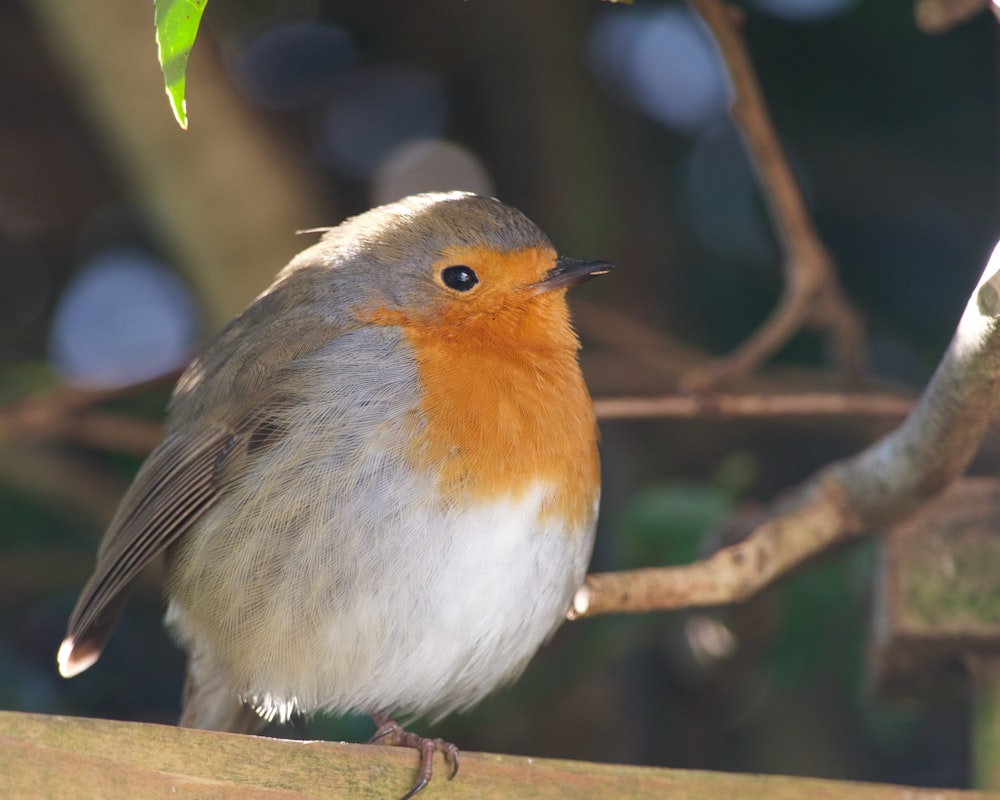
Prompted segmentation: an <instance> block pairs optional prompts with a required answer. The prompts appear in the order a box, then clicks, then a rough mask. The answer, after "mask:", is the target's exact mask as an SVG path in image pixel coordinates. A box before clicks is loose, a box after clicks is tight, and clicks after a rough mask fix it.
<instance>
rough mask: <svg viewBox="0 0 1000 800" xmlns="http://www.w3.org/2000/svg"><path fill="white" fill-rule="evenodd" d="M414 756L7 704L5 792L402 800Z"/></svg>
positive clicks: (445, 790)
mask: <svg viewBox="0 0 1000 800" xmlns="http://www.w3.org/2000/svg"><path fill="white" fill-rule="evenodd" d="M415 758H416V757H415V754H414V753H412V752H410V751H405V750H401V749H398V748H389V747H374V746H369V745H359V744H338V743H333V742H297V741H288V740H282V739H268V738H265V737H259V736H241V735H235V734H224V733H214V732H209V731H193V730H184V729H180V728H174V727H170V726H165V725H151V724H144V723H135V722H110V721H107V720H98V719H80V718H74V717H61V716H45V715H41V714H22V713H17V712H6V711H0V797H2V798H4V800H64V799H65V800H81V799H83V798H100V800H137V799H141V800H154V799H155V798H172V799H176V800H185V799H186V798H197V799H198V800H223V799H226V800H234V799H235V798H241V800H265V799H266V800H305V798H316V799H317V800H319V799H320V798H322V800H336V798H379V800H383V799H384V800H395V798H398V797H399V796H401V795H402V794H403V793H404V792H405V791H406V790H407V789H408V788H409V786H410V784H411V783H412V781H413V774H414V768H415V763H416V761H415ZM439 766H440V770H439V776H438V778H437V779H435V780H434V781H433V782H432V783H431V785H430V786H429V787H428V788H427V789H425V790H424V792H423V793H421V795H420V800H436V799H437V798H441V799H442V800H444V798H469V797H474V798H478V799H479V800H500V799H501V798H506V799H508V800H509V798H573V800H577V799H579V800H600V799H605V800H607V799H608V798H630V799H635V800H647V799H648V800H654V798H655V800H661V798H669V799H670V800H709V798H712V799H713V800H720V799H723V798H724V799H726V800H728V799H729V798H739V799H740V800H757V799H760V800H765V799H766V800H791V798H796V800H800V799H803V800H804V799H808V800H846V798H850V800H974V798H979V799H981V800H986V798H995V799H1000V794H990V793H983V792H971V791H961V790H956V789H914V788H906V787H901V786H887V785H881V784H865V783H856V782H849V781H827V780H819V779H814V778H789V777H782V776H763V775H739V774H732V773H723V772H700V771H693V770H676V769H657V768H652V767H629V766H618V765H614V764H593V763H584V762H577V761H557V760H554V759H542V758H526V757H523V756H503V755H490V754H486V753H463V754H462V769H461V772H460V773H459V775H458V777H457V778H456V779H455V780H454V781H451V782H449V781H447V780H445V778H444V774H445V770H444V765H443V764H441V765H439Z"/></svg>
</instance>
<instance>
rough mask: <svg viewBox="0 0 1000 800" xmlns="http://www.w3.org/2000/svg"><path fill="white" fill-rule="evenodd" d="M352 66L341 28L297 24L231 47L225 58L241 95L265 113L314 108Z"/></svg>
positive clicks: (351, 54) (350, 50) (353, 57)
mask: <svg viewBox="0 0 1000 800" xmlns="http://www.w3.org/2000/svg"><path fill="white" fill-rule="evenodd" d="M356 61H357V49H356V48H355V46H354V43H353V42H352V41H351V37H350V36H349V35H348V34H347V33H346V32H345V31H343V30H342V29H341V28H338V27H336V26H334V25H328V24H324V23H317V22H301V21H300V22H289V23H286V24H284V25H281V26H278V27H276V28H273V29H270V30H267V31H265V32H263V33H261V34H260V35H258V36H256V37H254V38H253V39H251V40H250V41H249V42H247V43H246V44H245V45H236V46H233V47H230V48H229V49H228V52H227V58H226V63H227V66H228V68H229V71H230V74H232V75H233V77H234V79H235V81H236V84H237V86H239V88H240V90H241V91H242V92H243V94H244V95H245V96H246V97H247V98H249V99H250V100H251V101H253V102H255V103H257V104H258V105H260V106H262V107H264V108H268V109H272V110H279V111H291V110H295V109H301V108H306V107H308V106H310V105H314V104H315V103H318V102H319V101H320V100H322V99H323V97H324V95H325V94H326V92H327V91H328V90H329V88H330V86H331V85H332V83H333V82H334V81H335V80H336V76H337V75H338V74H339V73H341V72H342V71H343V70H344V69H346V68H348V67H350V66H351V65H353V64H354V63H355V62H356Z"/></svg>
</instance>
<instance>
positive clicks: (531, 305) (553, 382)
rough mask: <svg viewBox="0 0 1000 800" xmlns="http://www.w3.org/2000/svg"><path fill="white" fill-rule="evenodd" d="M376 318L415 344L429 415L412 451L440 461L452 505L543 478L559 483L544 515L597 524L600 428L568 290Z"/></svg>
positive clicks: (518, 489) (580, 525) (512, 492)
mask: <svg viewBox="0 0 1000 800" xmlns="http://www.w3.org/2000/svg"><path fill="white" fill-rule="evenodd" d="M525 298H528V299H525ZM369 319H370V320H371V321H372V322H376V323H381V324H395V325H399V326H400V327H401V328H402V329H403V332H404V335H405V336H406V338H407V339H408V340H409V342H410V344H411V345H412V347H413V351H414V354H415V358H416V361H417V367H418V374H419V376H420V380H421V384H422V389H423V401H422V411H423V416H424V424H423V426H422V428H421V430H420V433H419V434H418V436H417V437H416V444H415V447H414V451H413V458H414V461H415V464H417V465H420V466H423V465H426V464H434V465H436V466H437V468H438V469H439V470H440V488H441V490H442V493H443V495H444V496H445V497H446V498H447V499H448V500H449V501H450V502H454V503H456V504H459V505H461V504H464V503H467V502H470V501H471V502H475V501H476V500H483V501H492V500H496V499H498V498H500V497H503V496H514V497H517V496H520V495H521V494H523V493H524V492H526V491H528V490H529V489H530V488H532V486H534V485H536V484H537V483H538V482H539V481H542V482H544V483H545V484H546V485H547V486H550V487H551V489H552V492H551V495H550V497H549V500H548V502H547V503H546V508H545V509H544V510H543V514H544V515H546V516H550V519H551V520H559V521H561V522H564V523H568V524H569V525H570V526H572V527H573V528H574V529H576V530H582V529H584V528H586V526H588V525H589V523H590V522H591V520H592V516H593V513H594V500H595V497H596V493H597V491H598V487H599V483H600V474H599V463H598V454H597V427H596V422H595V419H594V411H593V404H592V402H591V399H590V395H589V394H588V392H587V389H586V386H585V385H584V382H583V376H582V374H581V372H580V367H579V363H578V360H577V349H578V343H577V339H576V335H575V334H574V332H573V330H572V328H571V325H570V320H569V311H568V309H567V306H566V300H565V290H561V291H551V292H544V293H541V294H530V295H525V296H522V297H521V299H520V301H518V302H517V303H514V304H513V305H511V306H507V307H504V308H502V309H499V310H497V311H496V313H489V312H486V313H480V314H475V315H473V316H472V317H470V318H467V319H463V320H462V321H461V324H453V321H452V320H442V319H441V318H440V317H438V318H436V319H434V320H426V319H424V320H414V319H412V318H408V315H404V314H402V313H400V312H396V311H388V310H382V311H380V312H377V313H376V314H373V315H370V316H369Z"/></svg>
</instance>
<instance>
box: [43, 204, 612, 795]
mask: <svg viewBox="0 0 1000 800" xmlns="http://www.w3.org/2000/svg"><path fill="white" fill-rule="evenodd" d="M315 232H321V233H322V238H321V239H320V240H319V241H318V242H317V243H316V244H314V245H313V246H311V247H308V248H307V249H305V250H304V251H303V252H301V253H299V254H298V255H297V256H295V257H294V258H293V259H292V260H291V261H290V263H289V264H288V265H287V266H286V267H285V268H284V269H282V270H281V271H280V272H279V273H278V274H277V276H276V278H275V280H274V282H273V284H272V285H271V286H270V287H269V288H268V289H266V290H265V291H264V292H263V293H262V294H261V295H260V296H258V297H257V298H256V299H255V300H254V301H253V302H252V303H251V304H250V305H249V306H248V307H247V308H246V309H245V310H244V311H243V312H242V313H241V314H240V315H239V316H237V317H236V318H235V319H234V320H232V321H231V322H230V323H229V324H228V325H226V326H225V327H224V328H223V329H222V330H221V332H219V333H218V334H217V335H216V336H215V337H214V338H212V339H211V340H210V341H209V342H208V343H207V344H206V345H205V346H204V347H203V348H202V349H201V351H200V352H199V353H198V354H197V355H196V356H195V358H194V360H193V361H192V362H191V364H190V365H189V366H188V367H187V369H186V370H185V371H184V372H183V373H182V375H181V376H180V378H179V380H178V382H177V385H176V387H175V389H174V392H173V394H172V396H171V399H170V402H169V405H168V409H167V418H166V423H165V427H164V430H165V433H164V438H163V440H162V442H161V443H160V444H159V445H158V446H157V447H156V448H155V449H154V450H153V452H152V453H151V455H150V456H149V457H148V459H147V460H146V461H145V462H144V463H143V465H142V466H141V468H140V469H139V471H138V473H137V475H136V477H135V479H134V481H133V483H132V484H131V486H130V487H129V489H128V490H127V492H126V493H125V495H124V497H123V499H122V501H121V504H120V506H119V507H118V510H117V512H116V513H115V515H114V516H113V519H112V521H111V523H110V525H109V527H108V529H107V531H106V533H105V535H104V538H103V539H102V541H101V544H100V546H99V549H98V553H97V560H96V566H95V568H94V571H93V573H92V575H91V577H90V579H89V581H88V582H87V583H86V585H85V586H84V588H83V589H82V591H81V594H80V596H79V599H78V600H77V603H76V606H75V608H74V610H73V612H72V614H71V616H70V619H69V622H68V626H67V632H66V636H65V639H64V640H63V642H62V644H61V646H60V648H59V651H58V655H57V663H58V667H59V670H60V672H61V674H62V675H63V676H64V677H71V676H73V675H76V674H78V673H80V672H82V671H83V670H85V669H87V668H88V667H90V666H91V665H92V664H93V663H94V662H95V661H96V660H97V659H98V658H99V656H100V654H101V651H102V650H103V648H104V647H105V645H106V643H107V642H108V640H109V638H110V637H111V635H112V632H113V631H114V628H115V626H116V624H117V622H118V619H119V617H120V615H121V613H122V610H123V607H124V606H125V603H126V600H127V598H128V594H129V590H130V588H131V586H132V584H133V583H134V581H135V579H136V578H137V576H138V575H139V574H140V572H141V571H142V569H143V568H144V567H145V566H146V565H147V564H148V563H149V562H150V561H151V560H153V559H154V558H155V557H157V556H158V555H159V554H161V553H163V554H165V563H166V572H165V579H164V592H165V600H166V614H165V623H166V626H167V628H168V629H169V630H170V631H171V633H172V634H173V636H174V637H175V638H176V640H177V641H178V642H179V644H180V645H181V646H182V647H183V648H184V649H185V650H186V652H187V674H186V679H185V683H184V689H183V697H182V712H181V716H180V720H179V723H178V724H179V725H182V726H186V727H193V728H203V729H215V730H223V731H235V732H250V733H253V732H257V731H259V730H262V729H263V727H264V726H265V725H266V724H267V723H268V722H270V721H274V720H277V721H279V722H286V721H288V719H289V718H290V717H291V716H292V715H293V714H297V713H301V714H312V713H332V714H344V713H351V712H354V713H357V712H360V713H364V714H368V715H371V716H372V718H373V719H374V720H375V722H376V725H377V731H376V734H375V736H374V737H373V738H372V741H380V742H384V743H388V744H396V745H401V746H406V747H413V748H415V749H417V750H418V751H419V753H420V764H419V771H418V774H417V778H416V781H415V783H414V785H413V787H412V788H411V790H410V791H409V792H408V793H407V794H406V795H405V797H407V798H409V797H412V796H413V795H414V794H416V793H417V792H418V791H420V790H421V789H423V788H424V786H425V785H426V784H427V782H428V781H429V780H430V778H431V774H432V761H433V757H434V754H435V752H441V753H442V754H443V756H444V758H445V760H446V762H447V763H449V764H450V766H451V774H450V775H449V778H450V777H454V774H455V773H456V772H457V769H458V758H459V751H458V748H457V747H456V746H455V745H453V744H451V743H448V742H444V741H442V740H440V739H426V738H423V737H420V736H418V735H416V734H414V733H411V732H409V731H407V730H406V729H405V728H404V727H403V726H402V725H400V724H398V723H397V722H396V720H397V719H399V718H409V719H412V718H414V717H416V716H418V715H431V716H432V717H434V718H440V717H443V716H445V715H447V714H451V713H453V712H458V711H462V710H465V709H468V708H469V707H471V706H473V705H475V704H476V703H477V702H478V701H480V700H481V699H482V698H483V697H485V696H486V695H488V694H489V693H491V692H492V691H493V690H495V689H497V688H498V687H500V686H503V685H506V684H508V683H510V682H512V681H513V680H515V679H516V678H517V677H518V676H519V675H520V674H521V672H522V671H523V670H524V669H525V667H526V665H527V663H528V662H529V660H530V659H531V658H532V656H533V655H534V654H535V652H536V651H537V650H538V648H539V647H540V646H541V645H542V644H543V643H544V642H545V641H546V640H547V639H548V638H549V637H550V636H551V635H552V634H553V632H554V631H555V629H556V628H557V627H558V626H559V625H560V623H561V621H562V620H563V619H564V618H565V616H566V612H567V610H568V609H569V607H570V605H571V601H572V598H573V595H574V593H575V591H576V590H577V588H578V587H579V586H580V585H581V584H582V582H583V580H584V576H585V573H586V569H587V566H588V562H589V560H590V556H591V551H592V548H593V543H594V534H595V528H596V520H597V514H598V505H599V500H600V465H599V457H598V438H599V437H598V430H597V423H596V420H595V415H594V409H593V404H592V401H591V398H590V395H589V393H588V390H587V387H586V385H585V383H584V379H583V376H582V372H581V369H580V364H579V356H578V351H579V348H580V342H579V339H578V337H577V334H576V333H575V330H574V328H573V325H572V322H571V318H570V313H569V309H568V306H567V302H566V293H567V290H568V289H569V288H570V287H573V286H575V285H577V284H579V283H582V282H583V281H586V280H588V279H590V278H593V277H595V276H598V275H602V274H604V273H606V272H608V271H609V270H610V269H611V268H612V265H611V264H610V263H608V262H606V261H598V260H581V259H573V258H567V257H564V256H560V255H558V254H557V251H556V250H555V249H554V247H553V245H552V243H551V242H550V240H549V239H548V237H547V236H546V235H545V234H544V233H543V232H542V231H541V230H540V229H539V228H538V226H536V225H535V224H534V223H533V222H531V221H530V220H529V219H528V218H527V217H526V216H525V215H524V214H522V213H521V212H520V211H518V210H516V209H514V208H512V207H510V206H508V205H505V204H503V203H502V202H500V201H499V200H496V199H494V198H489V197H484V196H480V195H475V194H470V193H465V192H445V193H427V194H420V195H413V196H411V197H407V198H404V199H402V200H400V201H397V202H395V203H391V204H388V205H385V206H381V207H378V208H374V209H371V210H369V211H366V212H364V213H361V214H359V215H357V216H354V217H352V218H349V219H347V220H345V221H344V222H342V223H341V224H340V225H338V226H336V227H333V228H326V229H319V230H317V231H315Z"/></svg>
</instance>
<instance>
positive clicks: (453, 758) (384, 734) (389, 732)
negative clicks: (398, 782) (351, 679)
mask: <svg viewBox="0 0 1000 800" xmlns="http://www.w3.org/2000/svg"><path fill="white" fill-rule="evenodd" d="M374 719H375V724H376V725H377V726H378V730H376V731H375V734H374V735H373V736H372V738H371V739H369V740H368V743H369V744H377V743H379V742H381V743H383V744H386V745H390V746H392V747H411V748H413V749H414V750H416V751H417V752H419V753H420V770H419V771H418V772H417V780H416V781H415V782H414V784H413V786H412V787H410V791H408V792H407V793H406V794H404V795H403V796H402V797H401V798H400V800H410V798H411V797H413V796H414V795H415V794H417V792H419V791H420V790H421V789H423V788H424V787H425V786H426V785H427V784H428V783H430V780H431V772H432V770H433V767H434V753H435V752H439V753H441V754H442V755H443V756H444V760H445V761H446V762H447V763H448V764H450V765H451V773H450V774H449V775H448V780H451V779H452V778H454V777H455V776H456V775H457V774H458V748H457V747H456V746H455V745H453V744H452V743H451V742H446V741H445V740H444V739H428V738H426V737H424V736H419V735H418V734H416V733H411V732H410V731H408V730H406V729H405V728H404V727H403V726H402V725H400V724H399V723H398V722H395V721H394V720H392V719H390V718H389V717H387V716H385V715H384V714H377V715H375V717H374Z"/></svg>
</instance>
